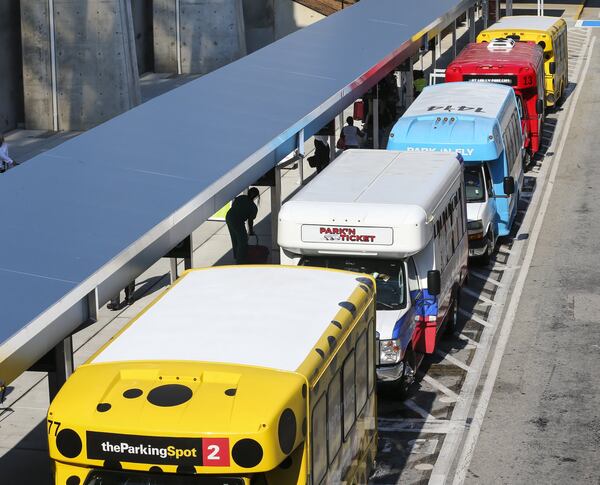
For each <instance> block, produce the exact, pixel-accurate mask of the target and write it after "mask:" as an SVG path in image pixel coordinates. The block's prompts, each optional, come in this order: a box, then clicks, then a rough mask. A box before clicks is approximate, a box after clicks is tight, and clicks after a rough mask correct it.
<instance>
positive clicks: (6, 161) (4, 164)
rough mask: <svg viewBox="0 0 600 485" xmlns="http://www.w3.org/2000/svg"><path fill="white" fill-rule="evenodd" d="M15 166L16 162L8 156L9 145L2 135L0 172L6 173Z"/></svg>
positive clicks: (0, 138)
mask: <svg viewBox="0 0 600 485" xmlns="http://www.w3.org/2000/svg"><path fill="white" fill-rule="evenodd" d="M14 165H16V164H15V162H14V161H13V159H12V158H10V157H9V156H8V143H6V140H5V139H4V135H0V172H5V171H6V170H8V169H9V168H10V167H13V166H14Z"/></svg>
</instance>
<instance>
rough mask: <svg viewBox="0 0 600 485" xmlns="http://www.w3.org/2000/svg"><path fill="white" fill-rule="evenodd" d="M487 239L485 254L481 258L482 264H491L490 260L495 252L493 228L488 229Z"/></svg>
mask: <svg viewBox="0 0 600 485" xmlns="http://www.w3.org/2000/svg"><path fill="white" fill-rule="evenodd" d="M485 239H486V248H485V253H484V254H483V256H481V257H480V258H479V263H480V264H481V265H482V266H487V265H488V264H490V261H491V259H492V254H493V253H494V233H493V232H492V230H491V229H489V230H488V232H487V234H486V235H485Z"/></svg>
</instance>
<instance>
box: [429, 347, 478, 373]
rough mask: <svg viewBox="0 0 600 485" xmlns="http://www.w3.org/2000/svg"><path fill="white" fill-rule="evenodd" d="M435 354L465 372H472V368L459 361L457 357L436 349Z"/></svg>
mask: <svg viewBox="0 0 600 485" xmlns="http://www.w3.org/2000/svg"><path fill="white" fill-rule="evenodd" d="M435 353H436V354H437V355H439V356H440V357H441V358H442V359H444V360H447V361H448V362H450V363H451V364H453V365H455V366H456V367H460V368H461V369H462V370H465V371H467V372H469V371H470V370H471V368H470V367H469V366H468V365H467V364H465V363H464V362H463V361H462V360H458V359H457V358H456V357H454V356H453V355H450V354H448V353H446V352H444V351H443V350H440V349H435Z"/></svg>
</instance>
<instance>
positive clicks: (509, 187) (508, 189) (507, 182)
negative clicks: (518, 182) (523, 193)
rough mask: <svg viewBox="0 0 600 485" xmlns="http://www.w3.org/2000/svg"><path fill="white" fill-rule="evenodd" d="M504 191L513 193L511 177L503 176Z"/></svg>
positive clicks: (507, 193)
mask: <svg viewBox="0 0 600 485" xmlns="http://www.w3.org/2000/svg"><path fill="white" fill-rule="evenodd" d="M504 193H505V194H506V195H512V194H514V193H515V179H514V178H513V177H504Z"/></svg>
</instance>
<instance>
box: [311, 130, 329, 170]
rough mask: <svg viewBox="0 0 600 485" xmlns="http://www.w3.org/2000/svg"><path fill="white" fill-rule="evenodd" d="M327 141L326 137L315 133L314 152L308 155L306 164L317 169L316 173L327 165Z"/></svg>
mask: <svg viewBox="0 0 600 485" xmlns="http://www.w3.org/2000/svg"><path fill="white" fill-rule="evenodd" d="M329 162H330V157H329V143H328V142H327V137H326V136H323V135H315V153H314V154H313V155H312V156H311V157H308V164H309V165H310V166H311V167H313V168H316V169H317V173H319V172H320V171H321V170H323V169H324V168H325V167H326V166H327V165H329Z"/></svg>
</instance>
